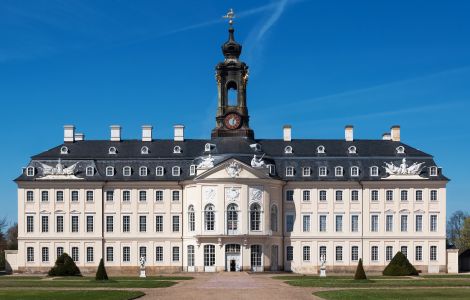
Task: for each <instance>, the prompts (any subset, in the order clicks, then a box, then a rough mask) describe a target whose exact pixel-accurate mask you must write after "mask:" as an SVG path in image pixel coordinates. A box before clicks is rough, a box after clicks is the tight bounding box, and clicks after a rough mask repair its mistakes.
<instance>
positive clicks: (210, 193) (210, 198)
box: [204, 187, 217, 202]
mask: <svg viewBox="0 0 470 300" xmlns="http://www.w3.org/2000/svg"><path fill="white" fill-rule="evenodd" d="M216 193H217V192H216V190H215V188H213V187H206V188H205V189H204V200H205V201H207V202H214V200H215V196H216Z"/></svg>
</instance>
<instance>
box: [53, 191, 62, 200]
mask: <svg viewBox="0 0 470 300" xmlns="http://www.w3.org/2000/svg"><path fill="white" fill-rule="evenodd" d="M55 201H57V202H64V191H57V192H56V193H55Z"/></svg>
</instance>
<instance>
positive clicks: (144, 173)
mask: <svg viewBox="0 0 470 300" xmlns="http://www.w3.org/2000/svg"><path fill="white" fill-rule="evenodd" d="M147 173H148V169H147V167H140V168H139V175H140V176H147Z"/></svg>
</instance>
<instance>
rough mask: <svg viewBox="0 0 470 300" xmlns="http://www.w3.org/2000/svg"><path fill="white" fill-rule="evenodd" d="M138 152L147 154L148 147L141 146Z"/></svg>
mask: <svg viewBox="0 0 470 300" xmlns="http://www.w3.org/2000/svg"><path fill="white" fill-rule="evenodd" d="M140 154H149V147H147V146H143V147H142V148H141V149H140Z"/></svg>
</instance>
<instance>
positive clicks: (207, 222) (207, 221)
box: [204, 204, 215, 231]
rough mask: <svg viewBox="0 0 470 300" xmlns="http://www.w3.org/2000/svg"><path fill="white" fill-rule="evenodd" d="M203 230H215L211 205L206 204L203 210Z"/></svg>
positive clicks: (212, 206)
mask: <svg viewBox="0 0 470 300" xmlns="http://www.w3.org/2000/svg"><path fill="white" fill-rule="evenodd" d="M204 228H205V230H207V231H212V230H214V229H215V212H214V205H212V204H207V205H206V207H205V208H204Z"/></svg>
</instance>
